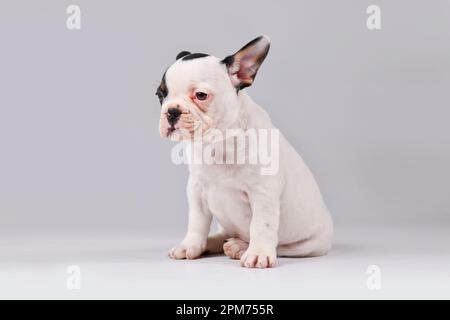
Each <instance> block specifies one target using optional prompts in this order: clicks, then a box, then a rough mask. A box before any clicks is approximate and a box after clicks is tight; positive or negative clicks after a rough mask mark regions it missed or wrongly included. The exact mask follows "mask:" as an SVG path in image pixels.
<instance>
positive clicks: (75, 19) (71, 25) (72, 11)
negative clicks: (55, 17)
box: [66, 4, 81, 30]
mask: <svg viewBox="0 0 450 320" xmlns="http://www.w3.org/2000/svg"><path fill="white" fill-rule="evenodd" d="M66 13H67V14H68V15H69V16H68V17H67V20H66V27H67V29H69V30H80V29H81V8H80V6H78V5H76V4H71V5H70V6H68V7H67V9H66Z"/></svg>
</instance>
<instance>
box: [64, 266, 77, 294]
mask: <svg viewBox="0 0 450 320" xmlns="http://www.w3.org/2000/svg"><path fill="white" fill-rule="evenodd" d="M66 273H67V274H68V277H67V281H66V286H67V289H69V290H80V289H81V268H80V267H79V266H75V265H71V266H68V267H67V270H66Z"/></svg>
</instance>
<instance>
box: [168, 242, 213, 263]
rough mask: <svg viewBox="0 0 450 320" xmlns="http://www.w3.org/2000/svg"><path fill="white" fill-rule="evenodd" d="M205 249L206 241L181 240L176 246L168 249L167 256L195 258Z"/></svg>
mask: <svg viewBox="0 0 450 320" xmlns="http://www.w3.org/2000/svg"><path fill="white" fill-rule="evenodd" d="M205 249H206V243H198V242H189V241H183V242H182V243H180V244H179V245H178V246H176V247H173V248H172V249H170V251H169V257H170V258H172V259H177V260H179V259H188V260H192V259H196V258H198V257H200V256H201V255H202V253H203V252H204V251H205Z"/></svg>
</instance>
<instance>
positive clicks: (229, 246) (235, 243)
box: [223, 238, 248, 260]
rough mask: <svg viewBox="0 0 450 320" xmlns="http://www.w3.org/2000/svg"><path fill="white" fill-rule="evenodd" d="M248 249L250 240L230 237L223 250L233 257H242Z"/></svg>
mask: <svg viewBox="0 0 450 320" xmlns="http://www.w3.org/2000/svg"><path fill="white" fill-rule="evenodd" d="M247 249H248V242H245V241H243V240H241V239H239V238H231V239H228V240H227V242H225V243H224V244H223V250H224V252H225V254H226V255H227V256H228V257H230V258H231V259H237V260H239V259H241V257H242V255H243V254H244V252H245V251H247Z"/></svg>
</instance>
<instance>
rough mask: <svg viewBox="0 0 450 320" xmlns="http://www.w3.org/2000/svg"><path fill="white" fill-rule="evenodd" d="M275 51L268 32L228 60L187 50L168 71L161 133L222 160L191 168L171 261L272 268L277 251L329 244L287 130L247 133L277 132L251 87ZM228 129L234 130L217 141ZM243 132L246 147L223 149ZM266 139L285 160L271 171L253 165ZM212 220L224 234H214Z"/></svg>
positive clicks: (309, 252)
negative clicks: (213, 257) (182, 230)
mask: <svg viewBox="0 0 450 320" xmlns="http://www.w3.org/2000/svg"><path fill="white" fill-rule="evenodd" d="M269 47H270V40H269V38H268V37H266V36H261V37H258V38H256V39H254V40H253V41H251V42H249V43H248V44H247V45H245V46H244V47H243V48H242V49H240V50H239V51H237V52H236V53H235V54H234V55H230V56H228V57H226V58H225V59H220V58H216V57H214V56H210V55H207V54H203V53H189V52H187V51H183V52H180V53H179V54H178V56H177V57H176V61H175V63H173V64H172V65H171V66H170V67H169V68H168V69H167V71H166V72H165V73H164V75H163V77H162V81H161V84H160V86H159V87H158V89H157V92H156V94H157V96H158V98H159V100H160V103H161V106H162V110H161V118H160V123H159V129H160V134H161V136H162V137H164V138H169V139H171V140H183V141H184V143H186V144H187V147H188V149H187V150H188V151H187V152H188V154H189V155H191V156H192V155H195V154H199V153H200V154H202V151H201V149H203V150H204V149H205V148H207V149H208V151H209V152H210V154H211V152H212V154H213V155H214V158H215V159H216V160H217V159H219V160H222V161H216V162H214V161H203V162H202V161H197V162H192V161H191V162H190V164H189V172H190V175H189V181H188V184H187V197H188V202H189V223H188V228H187V229H188V230H187V234H186V236H185V238H184V240H183V241H182V242H181V243H180V244H179V245H178V246H176V247H174V248H173V249H171V250H170V252H169V256H170V257H171V258H173V259H195V258H198V257H200V256H201V255H202V254H203V253H205V252H210V253H225V254H226V255H227V256H229V257H230V258H232V259H238V260H240V263H241V265H242V266H243V267H247V268H255V267H256V268H270V267H274V266H275V264H276V258H277V256H279V257H280V256H286V257H312V256H320V255H324V254H326V253H327V252H328V251H329V250H330V248H331V240H332V234H333V223H332V219H331V216H330V213H329V211H328V209H327V207H326V206H325V204H324V202H323V200H322V196H321V193H320V191H319V188H318V186H317V184H316V181H315V179H314V177H313V175H312V174H311V172H310V170H309V169H308V167H307V166H306V164H305V163H304V162H303V160H302V158H301V157H300V156H299V155H298V153H297V152H296V151H295V150H294V148H293V147H292V146H291V145H290V144H289V142H288V141H287V140H286V139H285V138H284V137H283V136H282V135H281V134H276V135H271V137H272V141H269V142H267V141H263V142H262V143H261V141H262V140H264V139H262V138H261V136H258V134H256V136H257V138H256V139H250V137H251V136H253V137H254V136H255V135H249V134H248V132H249V131H252V132H254V133H255V132H257V133H259V132H266V133H267V132H270V133H271V132H276V131H275V130H277V129H276V128H275V127H274V126H273V125H272V122H271V120H270V117H269V116H268V114H267V113H266V112H265V111H264V110H263V109H262V108H261V107H260V106H259V105H258V104H256V103H255V102H254V101H253V100H252V99H251V98H250V97H249V95H248V94H247V93H246V90H245V88H246V87H248V86H250V85H252V84H253V81H254V80H255V76H256V73H257V72H258V69H259V67H260V66H261V64H262V63H263V61H264V59H265V58H266V56H267V53H268V52H269ZM283 112H289V111H288V110H286V108H283ZM225 131H232V132H233V133H234V134H232V135H230V136H227V135H225V137H224V136H223V135H222V136H221V137H220V138H217V137H218V136H219V135H220V133H224V132H225ZM236 132H237V133H236ZM242 136H244V139H243V140H242V139H241V140H240V141H245V143H244V146H242V145H241V146H240V147H237V148H228V149H227V148H226V146H228V147H229V146H234V147H235V146H236V140H237V139H238V138H240V137H242ZM266 136H267V134H266ZM199 141H201V143H198V142H199ZM250 141H253V142H255V141H257V143H256V144H255V143H254V144H253V145H252V144H251V143H249V142H250ZM230 142H231V143H230ZM258 143H259V144H258ZM267 145H270V148H271V152H272V153H276V155H277V159H278V165H277V166H276V168H275V169H276V170H269V173H267V172H266V173H264V172H263V170H262V169H264V168H265V165H264V164H262V163H260V162H256V163H255V161H253V162H251V161H249V160H251V159H250V156H249V155H248V154H250V153H251V151H252V150H254V149H255V146H256V148H258V147H259V148H263V147H267ZM224 146H225V147H224ZM229 149H231V151H230V150H229ZM199 150H200V151H199ZM236 152H244V153H245V156H244V157H241V160H242V159H243V160H244V161H240V162H237V161H236V158H237V157H239V155H236ZM258 154H259V153H258ZM253 160H254V157H253ZM266 164H267V163H266ZM266 169H267V168H266ZM213 217H215V218H216V220H217V222H218V224H219V231H218V232H217V233H215V234H213V235H209V233H210V225H211V221H212V218H213Z"/></svg>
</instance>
